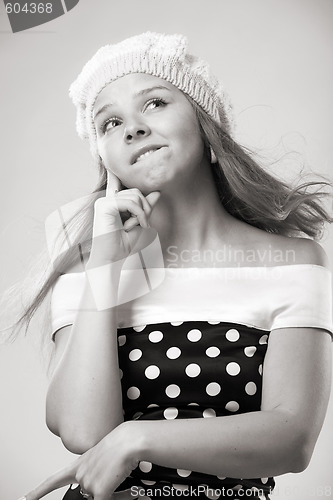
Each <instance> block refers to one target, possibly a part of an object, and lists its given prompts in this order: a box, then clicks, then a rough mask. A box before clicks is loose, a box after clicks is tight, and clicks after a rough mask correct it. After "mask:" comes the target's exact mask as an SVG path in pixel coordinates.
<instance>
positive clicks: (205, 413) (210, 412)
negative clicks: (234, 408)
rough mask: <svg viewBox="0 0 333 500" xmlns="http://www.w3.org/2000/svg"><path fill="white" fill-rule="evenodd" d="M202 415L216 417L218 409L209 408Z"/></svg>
mask: <svg viewBox="0 0 333 500" xmlns="http://www.w3.org/2000/svg"><path fill="white" fill-rule="evenodd" d="M202 415H203V417H204V418H211V417H216V411H215V410H213V408H207V409H206V410H204V412H203V413H202Z"/></svg>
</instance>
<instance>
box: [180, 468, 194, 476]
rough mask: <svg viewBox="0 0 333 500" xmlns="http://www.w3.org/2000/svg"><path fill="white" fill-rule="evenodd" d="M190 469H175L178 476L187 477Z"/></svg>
mask: <svg viewBox="0 0 333 500" xmlns="http://www.w3.org/2000/svg"><path fill="white" fill-rule="evenodd" d="M191 472H192V471H191V470H185V469H177V474H178V476H180V477H188V476H189V475H190V474H191Z"/></svg>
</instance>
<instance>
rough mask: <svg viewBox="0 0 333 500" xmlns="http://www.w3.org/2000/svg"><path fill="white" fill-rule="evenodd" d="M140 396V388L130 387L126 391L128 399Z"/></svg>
mask: <svg viewBox="0 0 333 500" xmlns="http://www.w3.org/2000/svg"><path fill="white" fill-rule="evenodd" d="M139 396H140V390H139V389H138V388H137V387H134V386H133V387H130V388H129V389H128V391H127V397H128V399H138V397H139Z"/></svg>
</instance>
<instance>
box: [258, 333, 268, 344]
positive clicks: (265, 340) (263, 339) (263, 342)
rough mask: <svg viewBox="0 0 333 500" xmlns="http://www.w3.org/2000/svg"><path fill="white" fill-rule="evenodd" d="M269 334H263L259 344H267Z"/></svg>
mask: <svg viewBox="0 0 333 500" xmlns="http://www.w3.org/2000/svg"><path fill="white" fill-rule="evenodd" d="M267 339H268V335H263V336H262V337H260V339H259V344H267Z"/></svg>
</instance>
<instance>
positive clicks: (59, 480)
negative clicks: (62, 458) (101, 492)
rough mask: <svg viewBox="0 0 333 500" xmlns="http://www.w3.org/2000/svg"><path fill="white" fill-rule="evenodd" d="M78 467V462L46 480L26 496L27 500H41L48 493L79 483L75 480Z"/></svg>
mask: <svg viewBox="0 0 333 500" xmlns="http://www.w3.org/2000/svg"><path fill="white" fill-rule="evenodd" d="M76 467H77V462H74V463H72V464H70V465H68V466H67V467H64V468H63V469H61V470H60V471H58V472H55V473H54V474H52V476H50V477H48V478H47V479H45V481H43V482H42V483H40V484H39V485H38V486H37V487H36V488H35V489H33V490H31V491H30V492H29V493H28V494H27V495H25V498H26V500H39V499H40V498H42V497H44V496H45V495H47V494H48V493H51V491H54V490H57V489H58V488H62V486H66V485H69V484H71V483H75V482H77V481H76V479H75V472H76Z"/></svg>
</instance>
